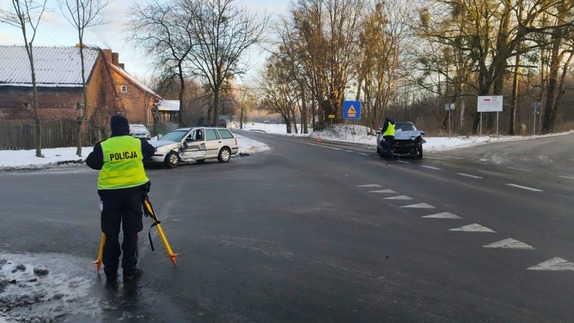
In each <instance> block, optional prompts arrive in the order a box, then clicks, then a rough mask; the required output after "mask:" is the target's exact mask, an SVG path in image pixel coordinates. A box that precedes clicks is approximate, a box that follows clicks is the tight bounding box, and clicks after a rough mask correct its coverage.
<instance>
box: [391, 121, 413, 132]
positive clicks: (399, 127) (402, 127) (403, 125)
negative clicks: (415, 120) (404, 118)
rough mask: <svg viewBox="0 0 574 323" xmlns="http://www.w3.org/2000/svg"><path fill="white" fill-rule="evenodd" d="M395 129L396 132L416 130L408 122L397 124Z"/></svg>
mask: <svg viewBox="0 0 574 323" xmlns="http://www.w3.org/2000/svg"><path fill="white" fill-rule="evenodd" d="M395 128H396V130H401V131H414V130H417V129H416V128H415V126H414V125H413V124H412V123H408V122H397V123H396V126H395Z"/></svg>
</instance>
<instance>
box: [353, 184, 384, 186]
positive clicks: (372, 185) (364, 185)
mask: <svg viewBox="0 0 574 323" xmlns="http://www.w3.org/2000/svg"><path fill="white" fill-rule="evenodd" d="M357 187H381V185H379V184H364V185H357Z"/></svg>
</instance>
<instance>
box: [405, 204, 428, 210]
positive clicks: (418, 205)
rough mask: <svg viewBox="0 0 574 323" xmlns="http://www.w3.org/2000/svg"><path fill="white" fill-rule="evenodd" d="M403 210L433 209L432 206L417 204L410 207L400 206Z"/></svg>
mask: <svg viewBox="0 0 574 323" xmlns="http://www.w3.org/2000/svg"><path fill="white" fill-rule="evenodd" d="M401 207H404V208H411V209H434V206H432V205H430V204H427V203H418V204H411V205H404V206H401Z"/></svg>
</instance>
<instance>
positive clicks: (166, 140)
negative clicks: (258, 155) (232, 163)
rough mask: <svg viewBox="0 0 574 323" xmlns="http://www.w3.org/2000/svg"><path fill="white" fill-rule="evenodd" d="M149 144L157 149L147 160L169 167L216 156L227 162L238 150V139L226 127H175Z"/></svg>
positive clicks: (199, 161) (202, 160)
mask: <svg viewBox="0 0 574 323" xmlns="http://www.w3.org/2000/svg"><path fill="white" fill-rule="evenodd" d="M150 144H152V145H153V146H154V147H155V148H156V151H155V154H154V155H153V157H152V158H151V160H148V161H146V162H147V163H150V162H151V163H156V164H159V163H161V164H163V165H165V166H166V167H168V168H175V167H177V165H179V163H182V162H192V161H195V162H198V163H203V162H204V161H205V160H206V159H215V158H217V159H218V160H219V162H221V163H227V162H228V161H229V160H230V159H231V156H233V155H235V154H237V152H238V151H239V146H238V145H237V139H236V138H235V136H234V135H233V133H232V132H231V131H230V130H229V129H227V128H211V127H197V128H181V129H176V130H174V131H172V132H169V133H167V134H165V135H164V136H163V137H161V138H159V140H158V141H151V142H150Z"/></svg>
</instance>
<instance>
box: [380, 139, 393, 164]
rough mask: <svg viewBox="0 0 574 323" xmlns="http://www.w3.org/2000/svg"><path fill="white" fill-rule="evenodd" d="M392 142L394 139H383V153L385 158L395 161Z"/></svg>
mask: <svg viewBox="0 0 574 323" xmlns="http://www.w3.org/2000/svg"><path fill="white" fill-rule="evenodd" d="M393 140H395V137H383V149H384V151H385V157H387V158H389V159H395V157H394V155H393Z"/></svg>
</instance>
